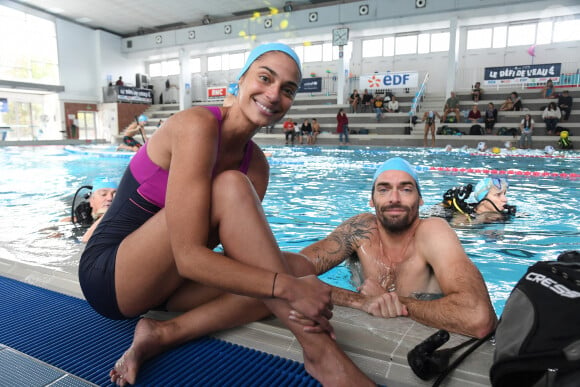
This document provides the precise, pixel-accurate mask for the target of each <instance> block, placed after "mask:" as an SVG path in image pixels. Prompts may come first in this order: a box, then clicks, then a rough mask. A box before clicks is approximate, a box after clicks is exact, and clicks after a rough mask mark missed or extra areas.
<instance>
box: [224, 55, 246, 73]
mask: <svg viewBox="0 0 580 387" xmlns="http://www.w3.org/2000/svg"><path fill="white" fill-rule="evenodd" d="M244 59H245V56H244V53H243V52H240V53H237V54H230V55H229V57H228V62H229V68H230V70H231V69H241V68H242V67H244V63H245V60H244Z"/></svg>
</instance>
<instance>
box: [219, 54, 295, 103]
mask: <svg viewBox="0 0 580 387" xmlns="http://www.w3.org/2000/svg"><path fill="white" fill-rule="evenodd" d="M271 51H280V52H283V53H284V54H286V55H288V56H289V57H290V58H292V60H294V62H295V63H296V66H297V67H298V72H299V74H300V79H302V66H301V65H300V58H298V55H296V53H295V52H294V50H293V49H292V48H290V46H288V45H286V44H284V43H265V44H262V45H259V46H258V47H256V48H254V49H253V50H252V51H251V52H250V56H248V60H247V61H246V64H245V65H244V67H242V69H241V70H240V72H239V74H238V77H237V78H236V80H237V81H239V80H240V78H241V77H242V76H243V75H244V74H245V73H246V71H248V69H249V68H250V66H251V65H252V63H254V62H255V61H256V59H258V58H259V57H261V56H262V55H264V54H265V53H267V52H271ZM228 92H229V93H231V94H233V95H238V87H237V84H230V85H229V87H228Z"/></svg>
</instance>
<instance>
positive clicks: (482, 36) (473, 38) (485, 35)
mask: <svg viewBox="0 0 580 387" xmlns="http://www.w3.org/2000/svg"><path fill="white" fill-rule="evenodd" d="M491 36H492V30H491V28H482V29H474V30H468V31H467V49H468V50H477V49H481V48H490V47H491Z"/></svg>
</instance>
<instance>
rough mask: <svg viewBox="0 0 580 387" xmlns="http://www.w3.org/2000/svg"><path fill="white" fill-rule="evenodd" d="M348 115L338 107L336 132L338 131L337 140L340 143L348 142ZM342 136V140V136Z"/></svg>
mask: <svg viewBox="0 0 580 387" xmlns="http://www.w3.org/2000/svg"><path fill="white" fill-rule="evenodd" d="M348 131H349V129H348V116H347V115H346V113H345V112H344V109H340V110H339V111H338V114H337V115H336V132H337V133H338V141H339V142H340V144H341V145H347V144H349V142H348ZM343 137H344V142H343V141H342V138H343Z"/></svg>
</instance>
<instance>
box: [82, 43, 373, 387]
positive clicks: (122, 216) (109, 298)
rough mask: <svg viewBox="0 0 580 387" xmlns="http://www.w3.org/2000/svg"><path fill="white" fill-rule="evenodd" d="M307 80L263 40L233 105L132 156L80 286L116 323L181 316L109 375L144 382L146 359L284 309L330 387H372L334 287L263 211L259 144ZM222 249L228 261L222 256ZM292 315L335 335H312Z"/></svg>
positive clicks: (282, 48) (199, 114) (89, 250)
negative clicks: (344, 335) (282, 238)
mask: <svg viewBox="0 0 580 387" xmlns="http://www.w3.org/2000/svg"><path fill="white" fill-rule="evenodd" d="M301 76H302V74H301V70H300V61H299V59H298V57H297V55H296V53H295V52H294V51H293V50H292V49H291V48H290V47H288V46H286V45H284V44H281V43H270V44H265V45H260V46H258V47H256V48H255V49H254V50H253V51H252V52H251V53H250V55H249V57H248V61H247V62H246V64H245V66H244V67H243V68H242V70H241V72H240V73H239V75H238V78H237V80H238V85H237V87H236V88H235V90H234V93H233V94H234V95H236V98H235V99H234V101H233V103H232V105H231V106H230V107H227V108H224V107H192V108H190V109H187V110H184V111H181V112H179V113H176V114H175V115H173V116H172V117H171V118H169V119H168V120H167V121H166V122H165V124H164V125H163V126H162V127H161V128H159V130H157V131H156V132H155V133H154V134H153V135H152V136H151V138H150V139H149V141H148V142H147V143H146V144H145V145H144V146H143V147H142V148H141V149H140V150H139V152H137V154H136V155H135V156H134V157H133V158H132V159H131V162H130V164H129V167H128V168H127V170H126V172H125V175H124V176H123V178H122V180H121V183H120V184H119V190H118V191H117V195H116V196H115V199H114V200H113V203H112V205H111V207H110V208H109V210H108V211H107V212H106V213H105V215H104V217H103V219H102V221H101V223H100V224H99V226H98V227H97V229H96V230H95V232H94V234H93V236H92V237H91V238H90V240H89V242H88V244H87V246H86V249H85V251H84V252H83V254H82V256H81V260H80V265H79V279H80V284H81V288H82V290H83V293H84V295H85V298H86V299H87V301H88V302H89V304H90V305H91V306H92V307H93V308H94V309H95V310H96V311H97V312H99V313H100V314H102V315H104V316H106V317H108V318H111V319H126V318H133V317H136V316H139V315H141V314H143V313H145V312H147V311H149V310H151V309H154V308H159V307H162V308H164V309H166V310H168V311H175V312H182V314H180V315H178V316H177V317H175V318H172V319H170V320H167V321H156V320H152V319H148V318H142V319H141V320H139V322H138V323H137V326H136V328H135V334H134V338H133V343H132V344H131V346H130V348H129V349H128V350H127V351H126V352H125V353H124V354H123V356H122V357H121V358H120V359H119V360H118V361H117V363H116V364H115V366H114V368H113V369H112V371H111V373H110V376H111V381H112V382H113V383H116V384H118V385H126V384H134V383H135V382H137V375H138V372H139V367H140V366H141V365H142V363H143V362H145V361H146V360H147V359H149V358H151V357H153V356H155V355H157V354H159V353H161V352H164V351H167V350H168V349H171V348H174V347H176V346H178V345H181V344H183V343H185V342H188V341H190V340H193V339H195V338H198V337H200V336H203V335H207V334H209V333H211V332H215V331H219V330H223V329H228V328H231V327H235V326H239V325H242V324H245V323H248V322H250V321H255V320H258V319H260V318H262V317H264V316H266V315H268V314H270V313H273V314H274V315H275V316H277V317H278V318H279V319H280V320H281V321H282V323H284V325H286V326H287V327H288V328H289V329H290V330H291V331H292V333H293V334H294V335H295V336H296V338H297V340H298V341H299V343H300V344H301V345H302V348H303V354H304V364H305V368H306V370H307V371H308V372H309V373H310V374H311V375H312V376H313V377H314V378H316V379H317V380H318V381H320V382H321V383H322V384H324V385H345V386H347V385H371V384H372V381H371V380H370V379H368V378H367V377H366V376H365V375H364V374H363V373H362V372H361V371H360V370H359V369H358V368H357V367H356V366H355V365H354V363H353V362H352V361H351V360H350V359H349V358H348V357H347V356H346V354H345V353H344V352H343V351H342V350H341V349H340V348H339V347H338V345H337V343H336V341H335V340H334V339H333V338H334V332H333V328H332V326H331V325H330V322H329V319H330V318H331V317H332V301H331V298H330V296H331V289H330V287H329V286H328V285H326V284H324V283H323V282H321V281H320V280H319V279H318V278H317V277H316V276H314V275H307V273H305V272H304V271H303V270H302V268H303V267H304V264H301V262H300V261H299V260H291V261H287V260H286V255H285V254H284V253H283V252H281V251H280V249H279V247H278V245H277V244H276V240H275V238H274V235H273V233H272V231H271V229H270V227H269V225H268V223H267V220H266V216H265V214H264V211H263V208H262V205H261V200H262V199H263V198H264V195H265V193H266V189H267V186H268V180H269V166H268V162H267V160H266V157H265V155H264V153H263V152H262V150H261V149H260V147H258V146H256V145H255V144H254V143H253V142H252V140H251V139H252V137H253V136H254V134H255V133H257V131H258V130H259V129H260V128H261V127H263V126H266V125H269V124H271V123H272V122H276V121H278V120H280V119H281V118H282V117H283V116H284V115H285V114H286V113H287V112H288V110H289V109H290V107H291V105H292V102H293V100H294V97H295V95H296V92H297V90H298V87H299V85H300V80H301ZM248 230H252V231H251V232H250V233H248ZM220 243H221V245H222V246H223V249H224V253H223V254H220V253H218V252H215V251H214V248H216V247H217V246H218V244H220ZM303 261H304V262H305V260H303ZM291 310H296V311H299V312H300V313H301V314H303V315H306V316H307V317H308V319H309V320H310V321H311V323H312V324H316V326H319V327H320V328H321V330H322V331H323V332H324V333H322V334H311V333H308V332H305V331H304V328H303V326H302V325H300V324H295V323H293V322H292V321H291V320H290V312H291Z"/></svg>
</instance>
